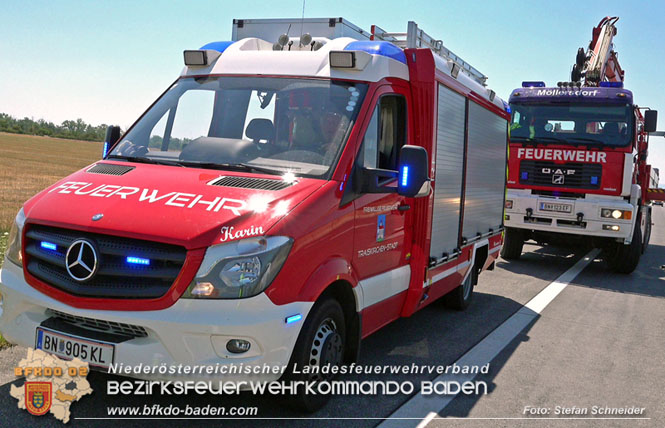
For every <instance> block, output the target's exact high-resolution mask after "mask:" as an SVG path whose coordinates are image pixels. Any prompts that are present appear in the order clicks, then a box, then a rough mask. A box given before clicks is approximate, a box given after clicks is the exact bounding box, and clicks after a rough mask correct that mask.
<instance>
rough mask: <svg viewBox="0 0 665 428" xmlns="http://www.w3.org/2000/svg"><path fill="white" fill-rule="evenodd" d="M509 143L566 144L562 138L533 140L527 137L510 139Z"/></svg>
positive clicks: (535, 138)
mask: <svg viewBox="0 0 665 428" xmlns="http://www.w3.org/2000/svg"><path fill="white" fill-rule="evenodd" d="M510 141H515V142H518V143H526V144H534V145H535V144H538V143H542V142H550V143H566V142H567V140H565V139H563V138H556V137H534V138H527V137H510Z"/></svg>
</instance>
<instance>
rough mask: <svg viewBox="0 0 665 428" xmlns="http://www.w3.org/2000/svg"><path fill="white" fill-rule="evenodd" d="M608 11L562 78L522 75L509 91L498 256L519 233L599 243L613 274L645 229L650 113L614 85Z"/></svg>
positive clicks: (512, 250)
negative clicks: (554, 81) (549, 81)
mask: <svg viewBox="0 0 665 428" xmlns="http://www.w3.org/2000/svg"><path fill="white" fill-rule="evenodd" d="M617 20H618V18H617V17H607V18H604V19H602V20H601V21H600V23H599V24H598V26H596V27H594V28H593V32H592V40H591V43H590V44H589V47H588V49H587V50H586V51H585V50H584V48H580V49H579V50H578V52H577V58H576V62H575V64H574V66H573V69H572V72H571V81H570V82H559V83H558V85H557V87H546V86H545V83H544V82H539V81H530V82H523V84H522V87H521V88H518V89H515V90H514V91H513V92H512V93H511V95H510V107H511V109H512V119H511V124H510V130H509V140H510V155H509V167H508V170H509V177H508V193H507V197H506V212H505V226H506V233H505V243H504V247H503V249H502V256H503V257H504V258H506V259H517V258H519V257H520V255H521V253H522V248H523V244H524V241H525V240H528V239H531V240H535V241H536V242H538V243H564V244H570V243H573V242H575V240H579V241H582V242H584V243H585V244H592V245H594V246H596V247H600V248H602V249H603V254H604V258H605V260H606V261H607V263H608V265H609V266H610V267H611V268H612V269H613V270H615V271H617V272H621V273H630V272H632V271H633V270H634V269H635V267H636V266H637V264H638V262H639V259H640V255H641V254H642V253H643V252H644V251H645V250H646V248H647V246H648V244H649V237H650V234H651V204H650V203H649V202H650V201H653V200H662V199H665V193H662V192H661V191H659V190H658V189H650V166H649V165H648V164H647V156H648V148H649V133H654V132H655V130H656V120H657V112H656V111H654V110H650V109H649V108H644V107H639V106H637V105H636V104H635V103H634V102H633V94H632V92H631V91H629V90H626V89H625V88H624V87H623V86H624V85H623V83H624V71H623V69H622V68H621V66H620V65H619V61H618V57H617V53H616V52H615V51H614V47H613V44H612V40H613V37H614V36H615V35H616V33H617V28H616V25H615V24H616V22H617Z"/></svg>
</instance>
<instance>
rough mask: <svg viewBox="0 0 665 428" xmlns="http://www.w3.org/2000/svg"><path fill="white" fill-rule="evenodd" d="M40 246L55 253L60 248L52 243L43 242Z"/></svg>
mask: <svg viewBox="0 0 665 428" xmlns="http://www.w3.org/2000/svg"><path fill="white" fill-rule="evenodd" d="M39 245H40V246H41V247H42V248H46V249H47V250H53V251H55V250H57V249H58V246H57V245H55V244H54V243H52V242H47V241H42V242H41V243H40V244H39Z"/></svg>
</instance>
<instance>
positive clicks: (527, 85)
mask: <svg viewBox="0 0 665 428" xmlns="http://www.w3.org/2000/svg"><path fill="white" fill-rule="evenodd" d="M522 87H523V88H544V87H545V82H541V81H539V80H533V81H532V80H526V81H524V82H522Z"/></svg>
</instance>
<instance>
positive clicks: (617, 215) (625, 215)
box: [600, 208, 633, 220]
mask: <svg viewBox="0 0 665 428" xmlns="http://www.w3.org/2000/svg"><path fill="white" fill-rule="evenodd" d="M600 216H601V217H602V218H613V219H615V220H630V219H631V218H633V212H632V211H626V210H615V209H611V208H603V209H601V210H600Z"/></svg>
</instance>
